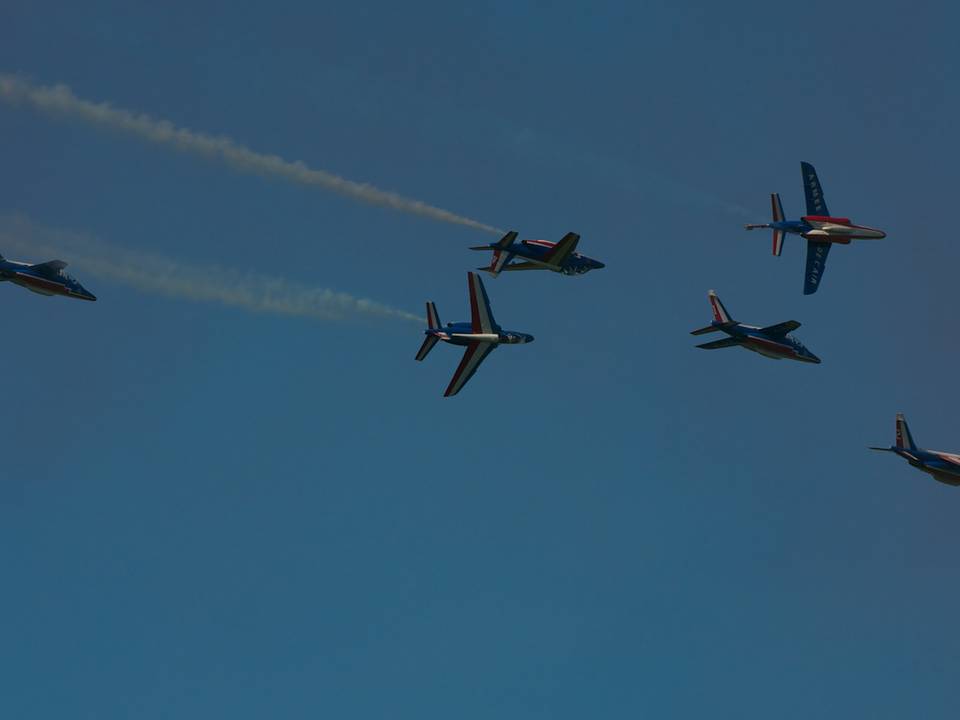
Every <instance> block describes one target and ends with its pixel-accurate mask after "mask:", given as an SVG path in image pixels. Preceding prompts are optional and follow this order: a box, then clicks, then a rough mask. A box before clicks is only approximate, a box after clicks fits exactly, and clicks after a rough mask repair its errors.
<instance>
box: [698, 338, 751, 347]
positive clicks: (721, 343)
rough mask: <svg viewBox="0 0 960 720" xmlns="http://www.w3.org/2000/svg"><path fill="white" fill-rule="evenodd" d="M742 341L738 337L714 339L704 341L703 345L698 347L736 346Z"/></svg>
mask: <svg viewBox="0 0 960 720" xmlns="http://www.w3.org/2000/svg"><path fill="white" fill-rule="evenodd" d="M739 344H740V341H739V340H737V339H736V338H729V337H728V338H724V339H723V340H714V341H713V342H708V343H704V344H703V345H697V347H698V348H703V349H704V350H719V349H720V348H728V347H735V346H736V345H739Z"/></svg>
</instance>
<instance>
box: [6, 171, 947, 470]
mask: <svg viewBox="0 0 960 720" xmlns="http://www.w3.org/2000/svg"><path fill="white" fill-rule="evenodd" d="M800 169H801V173H802V176H803V189H804V194H805V196H806V206H807V214H806V215H804V216H803V217H801V218H800V219H799V220H787V219H786V218H785V215H784V213H783V206H782V204H781V202H780V195H779V194H778V193H772V194H771V195H770V205H771V210H772V214H773V219H772V221H771V222H769V223H763V224H749V225H746V228H747V230H754V229H757V228H767V229H770V230H772V231H773V254H774V255H776V256H779V255H780V254H781V252H782V251H783V244H784V238H785V237H786V235H788V234H794V235H799V236H800V237H802V238H804V239H805V240H806V241H807V261H806V270H805V272H804V285H803V293H804V295H810V294H813V293H815V292H816V291H817V289H818V288H819V287H820V283H821V281H822V279H823V272H824V268H825V267H826V261H827V254H828V253H829V252H830V248H831V247H832V246H833V245H834V244H841V245H847V244H849V243H850V242H851V241H852V240H879V239H881V238H884V237H886V233H884V232H883V231H882V230H877V229H876V228H871V227H867V226H865V225H855V224H854V223H853V222H852V221H851V220H850V219H849V218H846V217H835V216H833V215H831V214H830V211H829V210H828V209H827V204H826V200H825V199H824V196H823V188H822V187H821V185H820V180H819V178H818V177H817V171H816V170H815V169H814V167H813V165H811V164H810V163H807V162H802V163H800ZM517 235H518V234H517V232H516V231H514V230H511V231H510V232H508V233H507V234H506V235H504V236H503V237H502V238H501V239H500V240H499V241H498V242H495V243H490V244H488V245H479V246H476V247H472V248H470V249H471V250H481V251H489V252H491V253H492V257H491V260H490V264H489V265H488V266H486V267H481V268H477V269H478V270H482V271H484V272H488V273H490V274H491V275H493V276H494V277H497V276H498V275H499V274H500V273H501V272H512V271H516V270H549V271H552V272H556V273H560V274H563V275H583V274H585V273H587V272H589V271H591V270H599V269H601V268H603V267H604V264H603V263H602V262H600V261H599V260H594V259H593V258H589V257H587V256H585V255H582V254H580V253H579V252H577V245H578V243H579V242H580V236H579V235H578V234H577V233H573V232H569V233H567V234H566V235H564V236H563V238H562V239H561V240H560V241H559V242H556V243H554V242H550V241H548V240H522V241H520V242H517ZM66 266H67V263H65V262H64V261H62V260H49V261H47V262H42V263H36V264H30V263H25V262H16V261H13V260H7V259H5V258H4V257H2V256H0V282H12V283H14V284H16V285H19V286H21V287H24V288H26V289H27V290H30V291H31V292H35V293H39V294H41V295H62V296H64V297H71V298H77V299H80V300H96V299H97V298H96V296H95V295H94V294H93V293H91V292H90V291H89V290H87V289H86V288H84V287H83V285H81V284H80V283H79V282H78V281H77V280H76V278H74V277H72V276H71V275H69V274H67V273H66V272H65V270H64V268H66ZM467 289H468V291H469V297H470V321H469V322H460V323H447V325H445V326H444V325H442V324H441V323H440V316H439V315H438V313H437V306H436V305H435V304H434V303H432V302H428V303H427V328H426V330H424V335H425V337H424V340H423V344H422V345H421V346H420V350H419V351H418V352H417V356H416V359H417V360H424V359H425V358H426V357H427V355H428V354H429V353H430V351H431V350H432V349H433V347H434V346H435V345H436V344H437V343H438V342H439V341H441V340H442V341H443V342H445V343H449V344H451V345H459V346H461V347H463V348H464V352H463V357H462V358H461V360H460V364H459V365H458V366H457V369H456V371H455V372H454V374H453V377H452V378H451V380H450V384H449V385H447V389H446V391H445V392H444V396H445V397H450V396H452V395H456V394H457V393H459V392H460V391H461V390H462V389H463V387H464V386H465V385H466V384H467V382H468V381H469V380H470V378H472V377H473V376H474V374H475V373H476V372H477V369H478V368H479V367H480V365H481V363H483V361H484V360H485V359H486V358H487V356H488V355H490V353H492V352H493V351H494V350H496V349H497V348H498V347H500V346H501V345H523V344H526V343H530V342H533V335H530V334H528V333H522V332H516V331H512V330H504V329H503V328H501V327H500V325H498V324H497V322H496V320H495V319H494V317H493V311H492V310H491V308H490V299H489V298H488V297H487V291H486V289H485V288H484V286H483V281H482V280H481V279H480V276H479V275H477V274H476V273H474V272H468V273H467ZM708 298H709V301H710V306H711V309H712V310H713V321H712V322H711V323H710V324H709V325H707V326H706V327H702V328H699V329H697V330H693V331H692V332H691V334H692V335H705V334H707V333H715V332H720V333H724V334H725V335H726V337H724V338H722V339H720V340H714V341H712V342H707V343H703V344H701V345H697V347H698V348H702V349H704V350H718V349H720V348H730V347H741V348H743V349H745V350H750V351H752V352H755V353H758V354H760V355H763V356H765V357H768V358H773V359H775V360H784V359H785V360H796V361H799V362H803V363H812V364H817V365H819V364H820V362H821V361H820V358H819V357H817V356H816V355H814V354H813V353H812V352H810V350H808V349H807V348H806V347H805V346H804V344H803V343H801V342H800V340H798V339H797V338H796V337H794V336H793V335H791V333H792V332H793V331H794V330H796V329H797V328H799V327H800V323H799V322H797V321H796V320H788V321H786V322H781V323H777V324H775V325H767V326H764V327H759V326H755V325H746V324H744V323H741V322H737V321H735V320H733V318H731V317H730V314H729V313H728V312H727V309H726V308H725V307H724V306H723V303H722V302H721V301H720V298H719V297H718V296H717V293H716V292H714V291H713V290H710V292H709V293H708ZM896 428H897V430H896V444H895V445H892V446H890V447H886V448H884V447H872V448H870V449H871V450H880V451H883V452H891V453H894V454H896V455H899V456H900V457H902V458H904V459H905V460H906V461H907V462H909V463H910V465H912V466H913V467H915V468H917V469H919V470H922V471H923V472H925V473H928V474H930V475H931V476H932V477H933V478H934V479H936V480H938V481H939V482H942V483H946V484H948V485H954V486H956V485H960V455H957V454H953V453H946V452H941V451H938V450H924V449H922V448H919V447H917V445H916V443H915V442H914V440H913V436H912V435H911V434H910V429H909V428H908V427H907V421H906V420H905V419H904V416H903V414H902V413H898V414H897V424H896Z"/></svg>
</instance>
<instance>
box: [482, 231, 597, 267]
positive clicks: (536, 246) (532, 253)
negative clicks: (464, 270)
mask: <svg viewBox="0 0 960 720" xmlns="http://www.w3.org/2000/svg"><path fill="white" fill-rule="evenodd" d="M516 239H517V233H516V231H515V230H511V231H510V232H508V233H507V234H506V235H504V236H503V237H502V238H501V239H500V241H499V242H495V243H490V244H489V245H477V246H476V247H472V248H470V249H471V250H492V251H493V258H492V259H491V260H490V265H489V266H487V267H481V268H477V270H484V271H485V272H488V273H490V274H491V275H493V276H494V277H496V276H497V275H499V274H500V273H501V272H508V271H513V270H552V271H553V272H558V273H563V274H564V275H583V274H584V273H587V272H590V271H591V270H599V269H600V268H602V267H605V266H604V264H603V263H602V262H600V261H599V260H594V259H593V258H588V257H587V256H586V255H581V254H580V253H578V252H576V249H577V243H578V242H580V236H579V235H577V233H573V232H569V233H567V234H566V235H564V236H563V238H562V239H561V240H560V242H557V243H554V242H550V241H549V240H521V241H520V242H516ZM515 258H521V259H520V260H515Z"/></svg>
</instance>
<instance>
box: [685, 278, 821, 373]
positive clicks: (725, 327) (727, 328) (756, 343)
mask: <svg viewBox="0 0 960 720" xmlns="http://www.w3.org/2000/svg"><path fill="white" fill-rule="evenodd" d="M708 298H709V299H710V306H711V307H712V308H713V322H712V323H710V324H709V325H707V327H703V328H700V329H699V330H694V331H692V332H691V333H690V334H691V335H704V334H706V333H712V332H718V331H719V332H725V333H726V334H727V335H729V337H726V338H724V339H723V340H714V341H713V342H708V343H705V344H703V345H697V347H698V348H703V349H704V350H718V349H720V348H728V347H737V346H739V347H742V348H744V349H745V350H752V351H753V352H755V353H760V354H761V355H764V356H766V357H769V358H773V359H774V360H799V361H800V362H808V363H819V362H820V358H818V357H817V356H816V355H814V354H813V353H812V352H810V351H809V350H807V348H805V347H804V346H803V343H801V342H800V341H799V340H797V338H795V337H793V336H792V335H790V334H789V333H791V332H792V331H794V330H796V329H797V328H798V327H800V323H798V322H797V321H796V320H788V321H787V322H782V323H778V324H777V325H768V326H767V327H756V326H754V325H744V324H743V323H738V322H736V321H735V320H732V319H731V318H730V314H729V313H728V312H727V309H726V308H725V307H724V306H723V303H722V302H720V298H719V297H717V294H716V293H715V292H714V291H713V290H711V291H710V292H709V293H708Z"/></svg>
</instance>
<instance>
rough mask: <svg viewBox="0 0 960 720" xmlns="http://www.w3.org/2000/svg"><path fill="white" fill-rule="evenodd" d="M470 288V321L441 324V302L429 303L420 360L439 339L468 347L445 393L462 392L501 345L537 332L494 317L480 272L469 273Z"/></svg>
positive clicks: (530, 338)
mask: <svg viewBox="0 0 960 720" xmlns="http://www.w3.org/2000/svg"><path fill="white" fill-rule="evenodd" d="M467 288H468V290H469V291H470V322H468V323H467V322H462V323H447V325H446V327H443V326H441V325H440V316H439V314H437V306H436V305H435V304H434V303H432V302H428V303H427V329H426V330H424V334H425V335H426V338H424V340H423V345H421V346H420V350H419V351H418V352H417V360H423V359H424V358H425V357H426V356H427V355H428V354H429V352H430V351H431V350H432V349H433V346H434V345H436V344H437V341H438V340H443V341H444V342H446V343H450V344H451V345H463V346H465V347H466V350H465V351H464V353H463V359H462V360H461V361H460V365H459V366H458V367H457V370H456V372H455V373H454V374H453V379H452V380H450V384H449V385H448V386H447V390H446V392H444V393H443V395H444V397H450V396H451V395H456V394H457V393H458V392H460V391H461V390H462V389H463V386H464V385H466V384H467V381H468V380H469V379H470V378H472V377H473V374H474V373H475V372H476V371H477V368H478V367H480V363H482V362H483V361H484V359H485V358H486V357H487V355H489V354H490V353H492V352H493V351H494V350H496V349H497V347H499V346H500V345H519V344H523V343H528V342H533V335H528V334H526V333H520V332H513V331H509V330H503V329H501V327H500V326H499V325H497V322H496V320H494V319H493V311H492V310H491V309H490V300H489V298H488V297H487V291H486V289H484V287H483V282H482V281H481V280H480V276H479V275H477V274H476V273H472V272H468V273H467Z"/></svg>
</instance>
